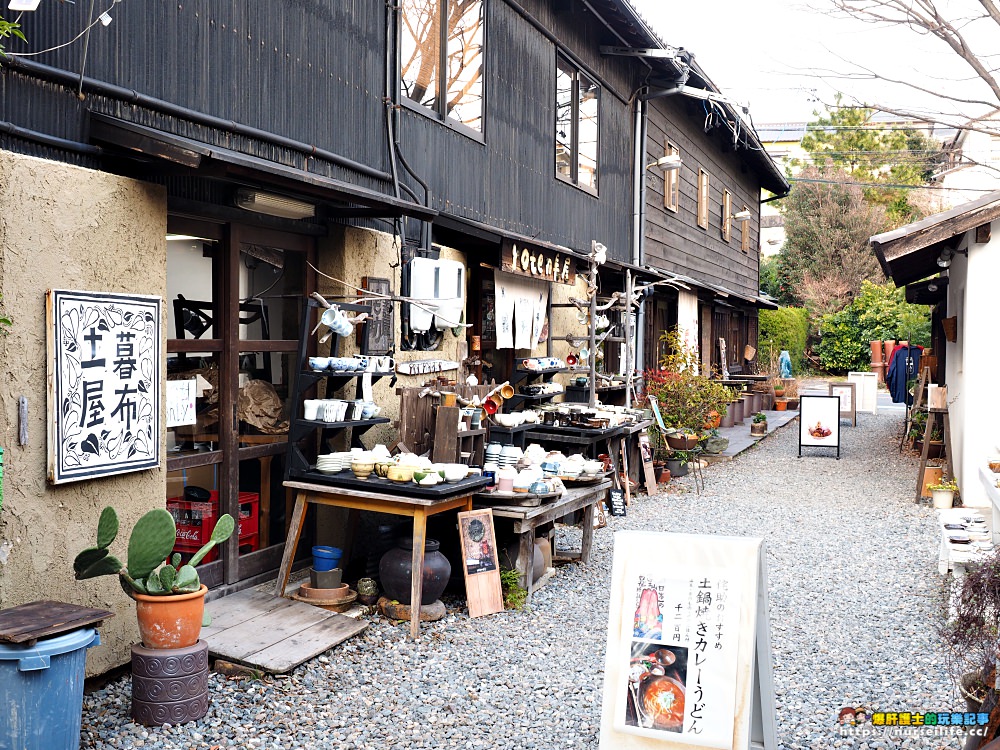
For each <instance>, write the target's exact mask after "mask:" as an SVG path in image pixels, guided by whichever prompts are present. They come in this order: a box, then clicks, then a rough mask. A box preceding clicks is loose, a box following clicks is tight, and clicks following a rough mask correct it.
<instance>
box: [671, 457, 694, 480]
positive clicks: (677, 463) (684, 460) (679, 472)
mask: <svg viewBox="0 0 1000 750" xmlns="http://www.w3.org/2000/svg"><path fill="white" fill-rule="evenodd" d="M690 460H691V454H690V453H688V452H687V451H673V452H672V453H671V454H670V455H669V456H668V457H667V469H668V470H669V471H670V476H671V477H683V476H685V475H687V473H688V461H690Z"/></svg>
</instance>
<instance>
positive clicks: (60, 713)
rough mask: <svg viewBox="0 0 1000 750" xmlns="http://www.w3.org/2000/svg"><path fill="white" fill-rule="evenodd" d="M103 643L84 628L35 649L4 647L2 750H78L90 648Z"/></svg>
mask: <svg viewBox="0 0 1000 750" xmlns="http://www.w3.org/2000/svg"><path fill="white" fill-rule="evenodd" d="M100 642H101V638H100V636H99V635H98V634H97V631H96V630H94V629H93V628H80V629H78V630H74V631H71V632H69V633H66V634H65V635H60V636H56V637H55V638H45V639H42V640H40V641H38V642H37V643H35V645H34V646H23V645H16V644H3V645H0V705H2V706H4V707H5V708H4V710H3V712H0V748H2V749H3V750H7V748H10V749H11V750H78V749H79V747H80V720H81V718H82V714H83V680H84V677H85V676H86V664H87V649H88V648H90V647H91V646H96V645H98V644H99V643H100Z"/></svg>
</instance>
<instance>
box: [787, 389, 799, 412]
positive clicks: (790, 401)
mask: <svg viewBox="0 0 1000 750" xmlns="http://www.w3.org/2000/svg"><path fill="white" fill-rule="evenodd" d="M785 392H786V393H787V392H788V391H785ZM785 402H786V403H787V408H788V409H789V410H790V411H795V410H796V409H798V408H799V399H798V397H796V398H787V397H786V398H785Z"/></svg>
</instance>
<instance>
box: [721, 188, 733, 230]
mask: <svg viewBox="0 0 1000 750" xmlns="http://www.w3.org/2000/svg"><path fill="white" fill-rule="evenodd" d="M732 236H733V196H732V195H730V193H729V191H728V190H723V191H722V239H723V240H725V241H726V242H729V240H730V238H732Z"/></svg>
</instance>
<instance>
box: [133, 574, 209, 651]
mask: <svg viewBox="0 0 1000 750" xmlns="http://www.w3.org/2000/svg"><path fill="white" fill-rule="evenodd" d="M207 593H208V587H207V586H205V585H204V584H202V586H201V588H200V589H198V591H195V592H194V593H193V594H174V595H171V596H147V595H146V594H132V598H133V599H135V614H136V616H137V617H138V619H139V635H140V637H141V638H142V645H143V646H145V647H146V648H186V647H187V646H193V645H194V644H196V643H197V642H198V636H200V635H201V621H202V618H203V617H204V615H205V594H207Z"/></svg>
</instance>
